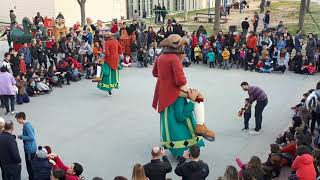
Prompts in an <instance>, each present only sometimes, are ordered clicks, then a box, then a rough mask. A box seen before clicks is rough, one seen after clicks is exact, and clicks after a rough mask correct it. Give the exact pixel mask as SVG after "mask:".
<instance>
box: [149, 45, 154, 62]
mask: <svg viewBox="0 0 320 180" xmlns="http://www.w3.org/2000/svg"><path fill="white" fill-rule="evenodd" d="M154 46H155V43H154V42H153V43H151V45H150V47H149V50H148V62H149V64H150V65H152V64H153V62H154V53H155V51H154Z"/></svg>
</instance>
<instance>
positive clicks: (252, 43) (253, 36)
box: [247, 31, 258, 51]
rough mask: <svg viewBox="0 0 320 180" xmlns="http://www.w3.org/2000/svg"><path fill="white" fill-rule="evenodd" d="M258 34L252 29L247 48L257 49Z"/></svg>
mask: <svg viewBox="0 0 320 180" xmlns="http://www.w3.org/2000/svg"><path fill="white" fill-rule="evenodd" d="M257 43H258V40H257V36H256V34H255V33H254V32H253V31H250V33H249V36H248V39H247V48H249V49H253V50H254V51H256V50H257Z"/></svg>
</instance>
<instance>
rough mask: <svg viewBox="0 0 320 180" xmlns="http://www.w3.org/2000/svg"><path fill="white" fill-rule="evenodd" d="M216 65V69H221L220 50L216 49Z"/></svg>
mask: <svg viewBox="0 0 320 180" xmlns="http://www.w3.org/2000/svg"><path fill="white" fill-rule="evenodd" d="M216 56H217V58H216V65H217V66H218V68H220V69H221V68H222V61H223V60H222V50H221V49H218V50H217V53H216Z"/></svg>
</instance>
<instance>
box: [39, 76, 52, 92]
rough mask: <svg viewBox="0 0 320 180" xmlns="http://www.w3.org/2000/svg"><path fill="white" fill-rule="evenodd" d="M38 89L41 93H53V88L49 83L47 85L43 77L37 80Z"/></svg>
mask: <svg viewBox="0 0 320 180" xmlns="http://www.w3.org/2000/svg"><path fill="white" fill-rule="evenodd" d="M35 82H36V87H37V89H38V91H40V93H45V94H47V93H50V92H51V90H52V89H51V88H50V86H49V83H47V81H46V79H45V78H43V77H38V78H36V81H35Z"/></svg>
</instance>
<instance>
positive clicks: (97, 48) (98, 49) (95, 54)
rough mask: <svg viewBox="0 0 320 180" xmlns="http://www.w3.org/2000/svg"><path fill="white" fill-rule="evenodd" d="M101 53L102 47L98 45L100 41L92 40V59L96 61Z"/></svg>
mask: <svg viewBox="0 0 320 180" xmlns="http://www.w3.org/2000/svg"><path fill="white" fill-rule="evenodd" d="M101 55H102V47H100V43H99V42H98V41H97V42H94V47H93V57H94V61H95V62H96V61H98V60H99V59H100V58H101Z"/></svg>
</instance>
